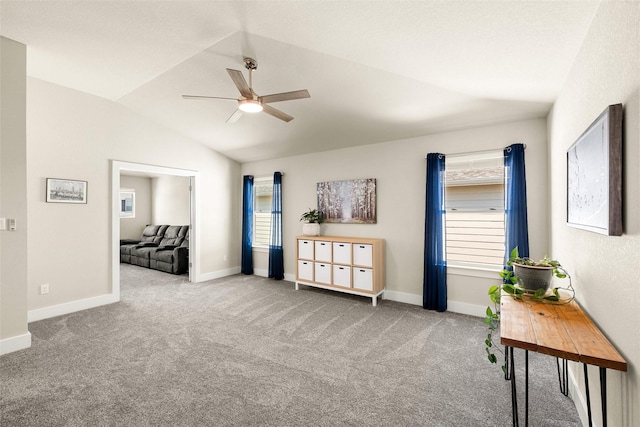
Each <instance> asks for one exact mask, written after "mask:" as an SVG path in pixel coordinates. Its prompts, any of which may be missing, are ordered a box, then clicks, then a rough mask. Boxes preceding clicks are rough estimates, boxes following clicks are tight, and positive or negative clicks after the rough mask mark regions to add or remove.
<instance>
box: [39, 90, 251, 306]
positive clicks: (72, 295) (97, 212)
mask: <svg viewBox="0 0 640 427" xmlns="http://www.w3.org/2000/svg"><path fill="white" fill-rule="evenodd" d="M27 88H28V90H27V117H28V121H27V164H28V177H27V180H28V182H27V198H28V200H27V206H28V209H29V216H28V219H29V224H30V232H29V237H28V246H29V254H28V264H29V278H28V301H29V310H30V313H29V315H30V318H41V317H42V314H43V313H45V314H46V313H47V310H50V309H51V308H52V307H56V306H57V305H65V304H66V305H68V304H72V303H73V302H74V301H78V300H83V299H92V298H95V297H99V296H101V295H105V294H109V293H110V292H111V263H112V260H111V247H110V245H111V195H112V189H111V188H110V187H111V176H110V174H111V164H110V161H111V160H112V159H113V160H120V161H126V162H134V163H143V164H149V165H157V166H165V167H170V168H177V169H186V170H194V171H199V173H200V175H199V176H200V185H199V188H196V191H197V198H198V200H199V206H200V209H201V212H200V217H201V218H202V221H201V225H200V227H199V229H198V230H197V231H196V233H197V234H196V241H199V243H198V245H199V246H200V254H199V259H198V265H199V271H197V272H196V276H198V277H200V278H208V277H216V276H220V275H225V274H229V272H233V271H235V270H234V269H237V266H239V265H240V260H239V257H240V245H239V239H238V235H239V234H240V231H239V230H240V225H239V224H240V223H239V221H238V218H237V206H238V204H239V203H240V196H239V194H240V193H241V191H240V189H241V185H240V183H239V179H238V176H239V170H240V167H239V165H238V163H237V162H235V161H232V160H230V159H228V158H226V157H224V156H222V155H220V154H218V153H215V152H214V151H212V150H210V149H207V148H205V147H203V146H202V145H200V144H197V143H195V142H193V141H191V140H189V139H188V138H185V137H183V136H181V135H179V134H177V133H174V132H172V131H170V130H168V129H166V128H163V127H162V126H161V125H159V124H157V123H154V122H152V121H150V120H147V119H145V118H143V117H141V116H138V115H136V114H134V113H132V112H131V111H130V110H129V109H127V108H125V107H122V106H120V105H118V104H116V103H114V102H111V101H108V100H105V99H102V98H98V97H95V96H91V95H87V94H84V93H81V92H78V91H74V90H70V89H67V88H63V87H60V86H57V85H54V84H50V83H47V82H43V81H41V80H37V79H33V78H30V79H28V86H27ZM46 177H59V178H73V179H82V180H86V181H88V183H89V185H88V203H87V204H86V205H67V204H60V203H57V204H51V203H45V202H44V182H45V178H46ZM225 256H226V257H227V261H224V257H225ZM43 283H48V284H49V285H50V293H49V294H47V295H39V294H38V292H37V289H38V286H39V285H40V284H43ZM32 314H33V316H32Z"/></svg>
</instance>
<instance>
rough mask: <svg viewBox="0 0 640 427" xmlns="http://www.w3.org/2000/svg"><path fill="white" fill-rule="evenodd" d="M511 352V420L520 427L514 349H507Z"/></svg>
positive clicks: (516, 426)
mask: <svg viewBox="0 0 640 427" xmlns="http://www.w3.org/2000/svg"><path fill="white" fill-rule="evenodd" d="M506 349H507V351H508V352H509V365H510V367H511V369H510V371H509V379H510V380H511V412H512V414H511V419H512V420H513V427H518V395H517V393H516V372H515V366H516V365H515V363H514V360H513V347H506Z"/></svg>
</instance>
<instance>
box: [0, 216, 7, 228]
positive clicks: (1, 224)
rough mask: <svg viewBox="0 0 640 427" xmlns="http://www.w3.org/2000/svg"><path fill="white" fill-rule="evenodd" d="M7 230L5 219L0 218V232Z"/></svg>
mask: <svg viewBox="0 0 640 427" xmlns="http://www.w3.org/2000/svg"><path fill="white" fill-rule="evenodd" d="M6 229H7V218H0V230H6Z"/></svg>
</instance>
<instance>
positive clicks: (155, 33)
mask: <svg viewBox="0 0 640 427" xmlns="http://www.w3.org/2000/svg"><path fill="white" fill-rule="evenodd" d="M598 6H599V2H598V1H582V0H580V1H562V0H555V1H515V0H514V1H476V0H469V1H256V2H251V1H232V2H226V1H198V2H190V1H163V2H154V1H122V2H113V1H110V2H98V1H86V0H85V1H76V2H70V1H56V2H42V1H37V2H31V1H6V0H2V1H0V34H1V35H2V36H4V37H7V38H10V39H13V40H16V41H19V42H21V43H24V44H26V45H27V46H28V74H29V75H30V76H31V77H35V78H38V79H42V80H46V81H50V82H53V83H56V84H59V85H62V86H67V87H70V88H73V89H77V90H80V91H83V92H87V93H90V94H93V95H96V96H100V97H104V98H107V99H110V100H113V101H115V102H118V103H121V104H123V105H125V106H127V107H129V108H131V109H133V110H134V111H137V112H138V113H140V114H143V115H145V116H148V117H150V118H152V119H154V120H156V121H157V122H159V123H162V124H163V125H165V126H168V127H170V128H172V129H175V130H177V131H178V132H181V133H183V134H184V135H187V136H189V137H191V138H193V139H195V140H197V141H199V142H201V143H202V144H205V145H207V146H209V147H211V148H212V149H214V150H216V151H218V152H220V153H222V154H225V155H227V156H229V157H231V158H233V159H236V160H238V161H240V162H246V161H252V160H260V159H267V158H275V157H283V156H289V155H295V154H302V153H309V152H315V151H324V150H330V149H336V148H340V147H348V146H355V145H363V144H371V143H377V142H383V141H394V140H399V139H403V138H409V137H414V136H420V135H426V134H432V133H437V132H442V131H447V130H453V129H460V128H467V127H471V126H480V125H485V124H492V123H498V122H505V121H509V120H517V119H524V118H532V117H542V116H544V115H546V113H547V112H548V110H549V108H550V106H551V104H552V102H553V101H554V99H555V97H556V96H557V94H558V91H559V89H560V88H561V86H562V85H563V83H564V80H565V77H566V76H567V74H568V72H569V70H570V67H571V65H572V63H573V60H574V58H575V57H576V55H577V53H578V51H579V49H580V46H581V44H582V40H583V38H584V36H585V34H586V32H587V30H588V28H589V25H590V23H591V20H592V18H593V16H594V14H595V12H596V11H597V8H598ZM243 56H251V57H253V58H255V59H257V60H258V64H259V65H258V70H257V71H256V72H254V75H253V87H254V89H255V91H256V92H257V93H258V94H260V95H266V94H270V93H276V92H286V91H291V90H298V89H308V90H309V92H310V94H311V98H310V99H302V100H295V101H285V102H279V103H277V104H273V106H274V107H276V108H278V109H281V110H282V111H284V112H286V113H287V114H290V115H292V116H294V117H295V119H294V120H293V121H291V122H289V123H285V122H282V121H280V120H278V119H275V118H274V117H272V116H269V115H267V114H264V113H258V114H251V115H250V114H245V115H244V116H243V117H241V119H240V120H239V121H238V122H236V123H225V120H226V119H227V118H228V117H229V116H230V115H231V114H232V113H233V111H234V110H235V107H236V103H235V101H228V100H211V101H194V100H185V99H182V98H181V96H180V95H182V94H199V95H210V96H222V97H232V98H235V97H237V96H238V93H237V89H236V88H235V86H234V85H233V83H232V81H231V79H230V78H229V76H228V74H227V73H226V71H225V68H233V69H238V70H242V71H243V72H245V77H247V75H246V70H245V69H244V68H243V64H242V58H243ZM247 78H248V77H247Z"/></svg>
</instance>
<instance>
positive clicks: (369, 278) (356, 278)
mask: <svg viewBox="0 0 640 427" xmlns="http://www.w3.org/2000/svg"><path fill="white" fill-rule="evenodd" d="M353 288H354V289H360V290H363V291H372V290H373V270H371V269H370V268H358V267H354V268H353Z"/></svg>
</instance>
